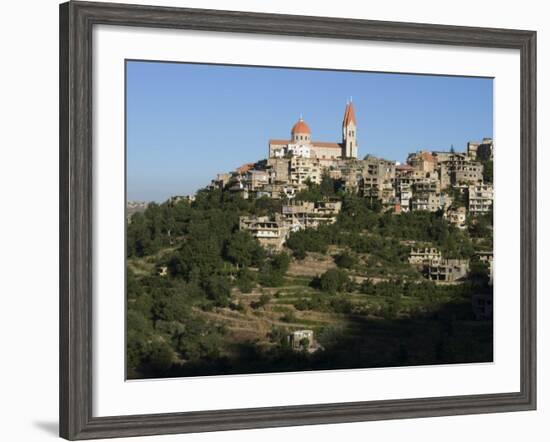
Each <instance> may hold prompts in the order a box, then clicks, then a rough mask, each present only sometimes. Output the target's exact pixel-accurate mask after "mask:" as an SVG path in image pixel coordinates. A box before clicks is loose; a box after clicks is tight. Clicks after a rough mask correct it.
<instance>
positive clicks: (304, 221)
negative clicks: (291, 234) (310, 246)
mask: <svg viewBox="0 0 550 442" xmlns="http://www.w3.org/2000/svg"><path fill="white" fill-rule="evenodd" d="M341 208H342V203H341V202H340V201H318V202H315V203H314V202H310V201H300V202H297V203H293V204H288V205H283V207H282V215H283V217H284V219H285V221H286V223H287V224H288V225H290V229H291V230H292V231H296V230H302V229H306V228H317V227H319V226H320V225H323V224H333V223H335V222H336V217H337V215H338V213H340V209H341Z"/></svg>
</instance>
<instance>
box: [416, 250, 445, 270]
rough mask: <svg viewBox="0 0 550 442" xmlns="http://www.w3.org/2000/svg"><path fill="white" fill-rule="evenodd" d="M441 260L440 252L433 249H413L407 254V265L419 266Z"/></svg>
mask: <svg viewBox="0 0 550 442" xmlns="http://www.w3.org/2000/svg"><path fill="white" fill-rule="evenodd" d="M439 260H441V251H440V250H439V249H436V248H435V247H413V248H411V251H410V253H409V264H412V265H415V266H420V265H425V264H428V263H429V262H432V261H439Z"/></svg>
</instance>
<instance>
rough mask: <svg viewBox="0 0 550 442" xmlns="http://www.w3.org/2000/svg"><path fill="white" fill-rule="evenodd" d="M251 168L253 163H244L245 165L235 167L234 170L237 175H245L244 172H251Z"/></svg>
mask: <svg viewBox="0 0 550 442" xmlns="http://www.w3.org/2000/svg"><path fill="white" fill-rule="evenodd" d="M253 168H254V163H246V164H243V165H242V166H240V167H237V168H236V169H235V172H237V173H246V172H248V171H249V170H251V169H253Z"/></svg>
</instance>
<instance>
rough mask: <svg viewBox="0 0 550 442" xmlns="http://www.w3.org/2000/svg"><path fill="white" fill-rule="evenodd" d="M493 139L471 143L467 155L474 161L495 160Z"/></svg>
mask: <svg viewBox="0 0 550 442" xmlns="http://www.w3.org/2000/svg"><path fill="white" fill-rule="evenodd" d="M493 151H494V145H493V139H492V138H483V140H482V141H481V142H476V141H470V142H468V146H467V150H466V152H467V154H468V157H470V158H471V159H473V160H478V161H488V160H492V159H493Z"/></svg>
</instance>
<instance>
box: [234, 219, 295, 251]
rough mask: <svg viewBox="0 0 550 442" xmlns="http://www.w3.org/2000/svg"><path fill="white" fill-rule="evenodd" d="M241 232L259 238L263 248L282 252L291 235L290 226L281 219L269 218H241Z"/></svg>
mask: <svg viewBox="0 0 550 442" xmlns="http://www.w3.org/2000/svg"><path fill="white" fill-rule="evenodd" d="M239 230H244V231H247V232H250V234H251V235H252V236H253V237H254V238H257V239H258V241H259V242H260V244H261V245H262V247H264V248H266V249H272V250H280V249H281V248H282V247H283V245H284V243H285V241H286V240H287V238H288V234H289V233H290V229H289V226H288V225H287V223H286V222H285V221H284V219H282V218H281V217H277V218H276V219H275V220H272V219H270V218H269V217H267V216H260V217H255V216H241V217H240V218H239Z"/></svg>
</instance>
